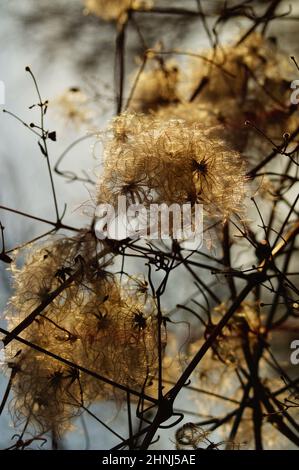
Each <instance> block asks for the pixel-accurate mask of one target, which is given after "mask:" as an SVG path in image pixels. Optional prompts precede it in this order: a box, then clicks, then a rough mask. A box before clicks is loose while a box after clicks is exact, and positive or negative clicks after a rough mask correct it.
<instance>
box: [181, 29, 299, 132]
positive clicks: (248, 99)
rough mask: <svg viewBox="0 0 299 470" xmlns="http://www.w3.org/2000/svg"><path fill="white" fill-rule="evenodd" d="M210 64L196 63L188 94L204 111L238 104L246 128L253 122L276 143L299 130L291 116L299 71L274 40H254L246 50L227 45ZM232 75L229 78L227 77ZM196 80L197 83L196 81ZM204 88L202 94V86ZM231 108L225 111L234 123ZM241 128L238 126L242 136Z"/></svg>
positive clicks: (254, 37) (213, 54) (247, 43)
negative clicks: (210, 106) (205, 106)
mask: <svg viewBox="0 0 299 470" xmlns="http://www.w3.org/2000/svg"><path fill="white" fill-rule="evenodd" d="M205 57H206V59H207V60H201V59H192V62H191V70H190V73H189V74H188V76H187V77H186V81H187V83H188V85H187V90H186V91H187V94H188V95H190V96H192V99H193V100H195V101H196V102H198V103H200V104H201V105H202V104H204V103H214V104H215V105H219V106H221V103H222V102H223V101H224V102H226V101H227V100H230V101H235V106H234V107H236V106H237V107H238V108H239V112H237V113H236V117H237V115H238V114H240V113H241V114H242V115H243V116H242V117H241V121H240V122H241V126H243V125H244V122H245V121H246V120H249V121H252V122H253V123H254V124H255V125H256V126H257V127H258V128H260V129H261V130H263V131H264V132H266V133H267V135H268V136H269V137H270V138H274V137H275V136H276V137H277V136H279V139H280V138H281V136H282V134H283V132H285V131H287V130H288V131H290V132H292V130H294V128H295V127H296V125H297V124H298V119H297V118H295V117H294V116H291V117H290V115H289V109H288V106H289V83H290V81H291V79H292V76H293V75H294V71H293V70H292V68H291V65H290V63H289V60H288V55H287V54H283V52H281V51H280V50H279V49H278V47H277V44H276V43H275V41H274V40H272V39H266V38H264V37H263V36H261V35H260V34H258V33H254V34H251V35H250V36H249V37H248V38H247V39H246V40H245V41H243V42H242V43H241V44H240V45H238V46H234V45H225V46H221V47H219V48H217V49H216V50H211V51H210V52H208V53H207V54H206V55H205ZM227 72H228V73H227ZM190 77H191V78H190ZM203 82H204V86H203V87H202V88H201V89H200V92H199V93H198V94H196V90H197V88H198V87H199V85H200V84H201V83H203ZM230 109H231V106H226V107H223V116H224V118H225V119H226V118H227V113H228V119H229V115H230ZM238 128H240V124H239V125H238V121H237V120H236V130H238Z"/></svg>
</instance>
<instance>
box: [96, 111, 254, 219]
mask: <svg viewBox="0 0 299 470" xmlns="http://www.w3.org/2000/svg"><path fill="white" fill-rule="evenodd" d="M128 123H129V124H130V125H128ZM111 127H112V129H111V132H110V134H109V135H108V136H107V141H106V144H105V161H104V171H103V176H102V178H101V180H100V183H99V186H98V202H99V203H100V202H105V203H111V204H113V205H115V204H116V203H117V200H118V196H125V197H126V199H127V201H128V203H140V204H143V205H144V206H145V207H148V206H149V205H150V204H151V203H152V202H154V203H158V204H161V203H165V204H168V205H171V204H173V203H177V204H184V203H187V202H189V203H191V205H194V204H195V203H196V202H197V203H201V204H203V210H204V212H205V214H206V215H208V216H210V217H213V218H218V219H219V218H221V219H225V218H226V217H229V216H230V215H231V214H232V213H234V212H240V211H241V208H242V203H243V199H244V195H245V176H244V173H245V163H244V161H243V160H242V158H241V156H240V155H239V154H238V153H237V152H236V151H234V150H231V149H230V148H228V147H227V146H226V145H225V144H224V142H223V141H222V140H220V139H216V138H215V137H214V136H212V135H211V129H209V128H205V127H203V126H202V125H198V124H189V123H188V122H186V121H183V120H169V121H166V120H163V119H158V118H154V117H151V116H142V115H130V114H124V115H122V116H119V117H117V118H116V120H115V121H113V122H112V126H111ZM114 128H115V129H116V132H115V131H114ZM119 129H122V131H121V132H120V131H119Z"/></svg>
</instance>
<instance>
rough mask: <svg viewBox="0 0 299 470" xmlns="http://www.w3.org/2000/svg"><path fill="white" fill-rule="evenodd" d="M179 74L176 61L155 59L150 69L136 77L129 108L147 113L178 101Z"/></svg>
mask: <svg viewBox="0 0 299 470" xmlns="http://www.w3.org/2000/svg"><path fill="white" fill-rule="evenodd" d="M179 76H180V72H179V68H178V65H177V64H176V63H175V62H173V61H166V62H164V61H158V60H155V59H153V60H152V61H151V64H150V68H149V70H148V71H144V72H142V73H141V74H140V75H139V76H138V75H137V77H136V78H135V80H136V88H135V90H134V92H133V97H132V99H131V103H130V106H129V109H130V110H131V111H136V112H143V113H147V112H149V111H155V110H156V109H159V108H160V107H164V106H166V105H168V104H170V103H175V102H178V101H179V93H178V82H179ZM133 83H134V81H133Z"/></svg>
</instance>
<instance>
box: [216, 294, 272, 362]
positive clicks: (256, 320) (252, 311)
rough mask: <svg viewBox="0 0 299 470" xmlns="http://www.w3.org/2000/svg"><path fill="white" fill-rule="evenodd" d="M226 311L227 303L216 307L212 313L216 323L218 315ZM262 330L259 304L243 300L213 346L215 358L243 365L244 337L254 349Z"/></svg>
mask: <svg viewBox="0 0 299 470" xmlns="http://www.w3.org/2000/svg"><path fill="white" fill-rule="evenodd" d="M226 311H227V306H226V304H225V303H222V304H221V305H219V306H218V307H215V309H214V312H213V315H212V319H213V321H214V323H215V324H216V323H218V321H219V317H218V316H219V315H220V316H223V315H224V314H225V313H226ZM217 317H218V318H217ZM262 331H263V326H262V324H261V319H260V317H259V311H258V306H257V305H255V304H254V303H253V302H242V304H241V305H240V307H239V308H238V309H237V311H236V313H235V314H234V316H233V317H232V319H231V320H230V321H229V322H228V324H227V325H226V327H225V328H224V329H223V331H222V333H221V334H220V335H219V337H218V339H217V340H216V341H215V343H214V345H213V347H212V350H213V351H214V353H215V356H216V357H215V359H216V360H217V359H220V360H221V361H222V362H224V363H225V364H228V365H232V366H234V367H237V366H238V365H241V364H242V362H244V356H243V345H244V338H245V337H246V340H247V341H248V342H249V345H250V347H251V348H252V349H254V345H255V344H256V340H257V337H258V335H259V334H260V333H262Z"/></svg>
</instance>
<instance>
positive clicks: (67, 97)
mask: <svg viewBox="0 0 299 470" xmlns="http://www.w3.org/2000/svg"><path fill="white" fill-rule="evenodd" d="M50 105H51V106H52V107H53V110H55V111H57V112H58V114H59V116H61V118H62V119H63V121H64V122H65V123H66V124H71V125H73V126H74V127H75V128H79V127H80V126H82V125H88V124H90V123H91V122H92V118H93V116H94V113H93V111H92V109H90V108H89V107H88V97H87V96H86V95H85V93H84V92H83V91H81V90H80V89H79V88H77V87H72V88H69V89H67V90H66V91H65V92H64V93H63V94H62V95H60V96H58V97H57V98H55V99H53V100H52V101H51V103H50Z"/></svg>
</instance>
